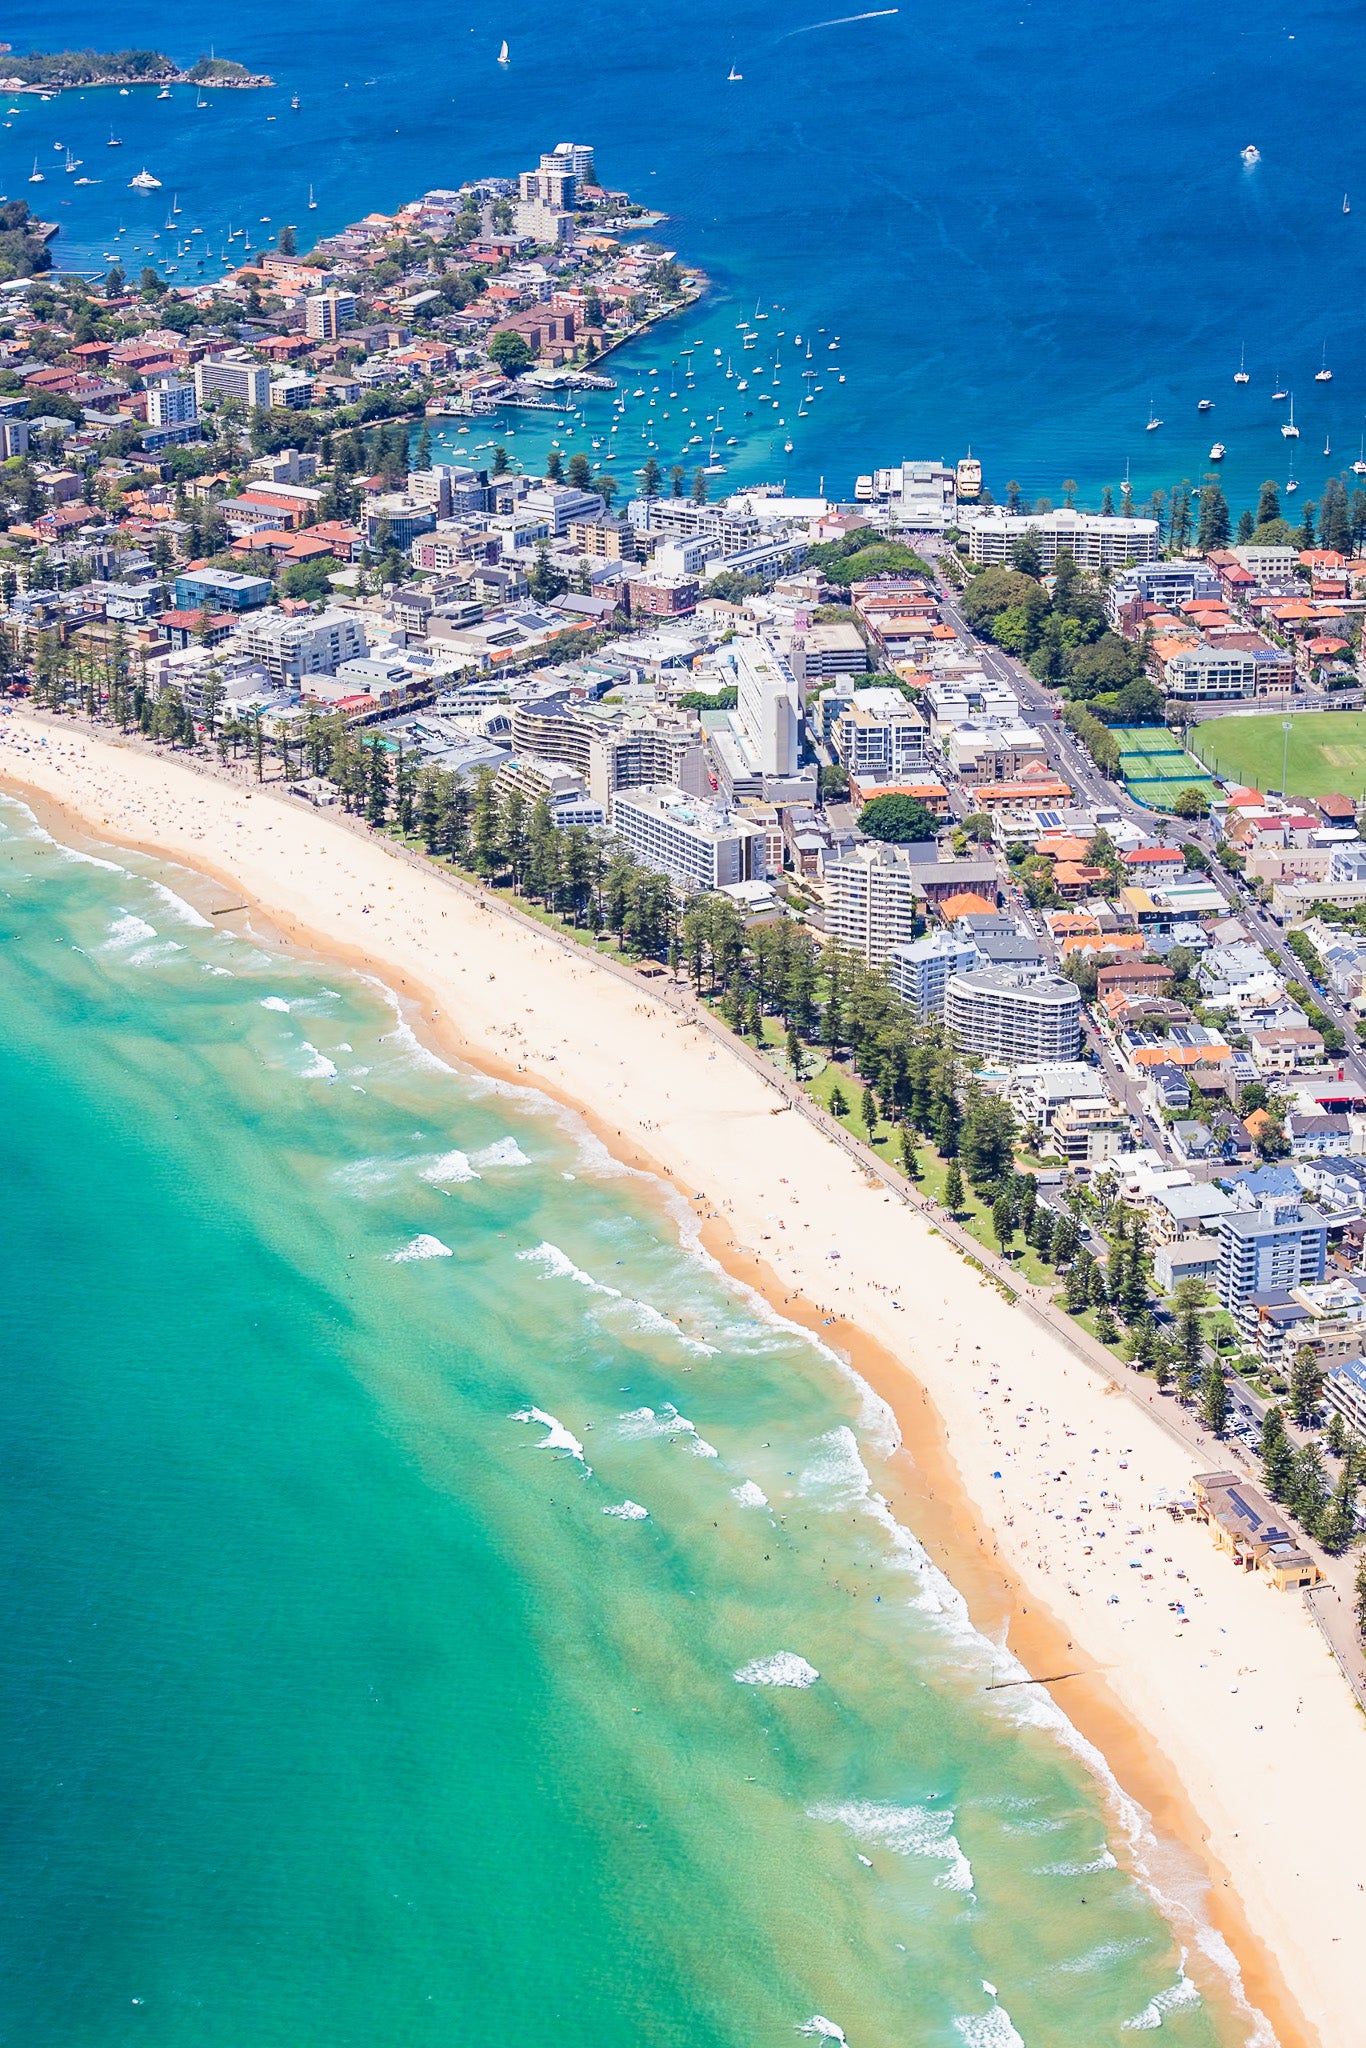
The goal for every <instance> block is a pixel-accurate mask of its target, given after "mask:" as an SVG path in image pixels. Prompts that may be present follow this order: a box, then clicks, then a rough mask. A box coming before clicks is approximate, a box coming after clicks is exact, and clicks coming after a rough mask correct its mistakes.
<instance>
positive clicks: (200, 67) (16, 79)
mask: <svg viewBox="0 0 1366 2048" xmlns="http://www.w3.org/2000/svg"><path fill="white" fill-rule="evenodd" d="M0 66H3V67H4V70H5V72H6V74H7V75H6V76H5V77H3V78H0V90H3V91H5V92H35V93H42V94H43V95H45V96H46V95H47V94H48V93H54V92H65V91H69V90H71V89H72V88H74V87H78V86H79V87H81V88H82V89H84V88H85V87H87V86H100V85H113V86H121V87H122V86H135V85H155V86H163V85H208V86H233V87H244V86H264V85H274V83H275V80H274V79H273V78H268V77H266V75H265V74H264V73H263V72H259V73H258V72H252V71H248V70H247V67H246V65H245V64H238V63H236V62H234V60H233V59H232V58H230V57H199V58H196V60H195V62H194V63H193V64H190V65H180V64H177V63H176V61H175V59H174V58H173V57H166V56H163V55H162V53H161V51H160V50H53V51H45V50H32V51H29V52H28V53H27V55H25V56H21V57H19V56H15V55H14V53H13V51H12V50H11V48H10V46H9V44H6V45H5V46H4V49H3V51H0Z"/></svg>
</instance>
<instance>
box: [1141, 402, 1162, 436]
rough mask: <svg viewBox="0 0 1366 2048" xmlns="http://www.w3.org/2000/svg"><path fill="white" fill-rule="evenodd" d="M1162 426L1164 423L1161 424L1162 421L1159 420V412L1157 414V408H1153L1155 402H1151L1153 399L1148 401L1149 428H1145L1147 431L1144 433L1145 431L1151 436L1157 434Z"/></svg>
mask: <svg viewBox="0 0 1366 2048" xmlns="http://www.w3.org/2000/svg"><path fill="white" fill-rule="evenodd" d="M1161 424H1162V422H1161V420H1160V419H1159V418H1158V416H1157V412H1156V410H1155V408H1154V406H1153V402H1152V400H1151V398H1150V399H1149V400H1148V424H1147V427H1146V428H1145V430H1144V431H1145V432H1147V433H1149V434H1155V433H1156V432H1157V430H1158V428H1159V427H1160V426H1161Z"/></svg>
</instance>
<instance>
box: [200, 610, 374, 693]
mask: <svg viewBox="0 0 1366 2048" xmlns="http://www.w3.org/2000/svg"><path fill="white" fill-rule="evenodd" d="M233 638H234V645H235V648H236V651H237V652H238V653H239V654H242V655H246V656H248V657H249V658H250V659H251V660H253V661H256V662H259V663H260V665H261V667H262V668H263V669H264V670H265V671H266V674H267V675H268V676H270V678H271V680H272V681H273V682H280V683H301V682H302V681H303V679H304V678H305V677H306V676H330V675H335V673H336V671H337V670H338V669H339V668H340V667H341V665H342V663H343V662H344V661H359V660H360V659H362V658H363V656H365V655H366V654H368V653H369V651H370V650H369V647H368V645H367V643H366V638H365V630H364V627H363V625H362V623H361V621H360V620H359V619H358V618H357V617H356V616H355V615H354V613H352V612H336V611H328V612H320V613H317V614H316V615H315V614H314V613H312V612H309V613H306V614H305V615H304V616H303V617H302V618H292V617H290V616H289V615H288V614H287V613H285V612H281V611H276V610H274V609H273V608H272V609H271V610H268V611H259V612H252V613H248V615H247V616H246V617H245V618H244V619H243V621H242V623H241V625H240V626H239V627H238V628H237V631H236V633H235V634H234V636H233Z"/></svg>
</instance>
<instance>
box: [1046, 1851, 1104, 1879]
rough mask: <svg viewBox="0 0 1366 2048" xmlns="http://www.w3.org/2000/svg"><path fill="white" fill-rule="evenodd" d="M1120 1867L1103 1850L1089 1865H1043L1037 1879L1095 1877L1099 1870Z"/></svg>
mask: <svg viewBox="0 0 1366 2048" xmlns="http://www.w3.org/2000/svg"><path fill="white" fill-rule="evenodd" d="M1118 1867H1119V1866H1118V1865H1117V1864H1116V1862H1115V1859H1114V1857H1113V1856H1112V1855H1111V1854H1110V1851H1109V1850H1108V1849H1102V1850H1101V1852H1100V1854H1099V1856H1095V1857H1093V1858H1092V1859H1091V1861H1090V1862H1089V1863H1043V1864H1041V1865H1040V1866H1039V1868H1038V1869H1037V1870H1036V1871H1035V1873H1034V1875H1035V1876H1036V1877H1093V1876H1094V1875H1095V1874H1096V1872H1097V1871H1098V1870H1116V1869H1118Z"/></svg>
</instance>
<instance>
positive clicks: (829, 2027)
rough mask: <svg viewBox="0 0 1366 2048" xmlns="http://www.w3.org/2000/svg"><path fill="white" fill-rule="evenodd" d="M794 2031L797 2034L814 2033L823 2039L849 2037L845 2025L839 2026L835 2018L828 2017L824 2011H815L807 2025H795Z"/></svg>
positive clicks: (842, 2039)
mask: <svg viewBox="0 0 1366 2048" xmlns="http://www.w3.org/2000/svg"><path fill="white" fill-rule="evenodd" d="M792 2031H793V2032H794V2033H796V2034H814V2035H815V2036H816V2037H817V2038H818V2039H819V2040H822V2041H844V2040H847V2039H848V2036H847V2035H846V2033H845V2031H844V2028H843V2027H837V2026H836V2025H835V2022H834V2021H833V2020H828V2019H826V2017H825V2015H824V2013H819V2012H813V2013H812V2015H811V2017H810V2019H809V2020H808V2021H807V2022H806V2024H805V2026H801V2027H794V2028H793V2030H792Z"/></svg>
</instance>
